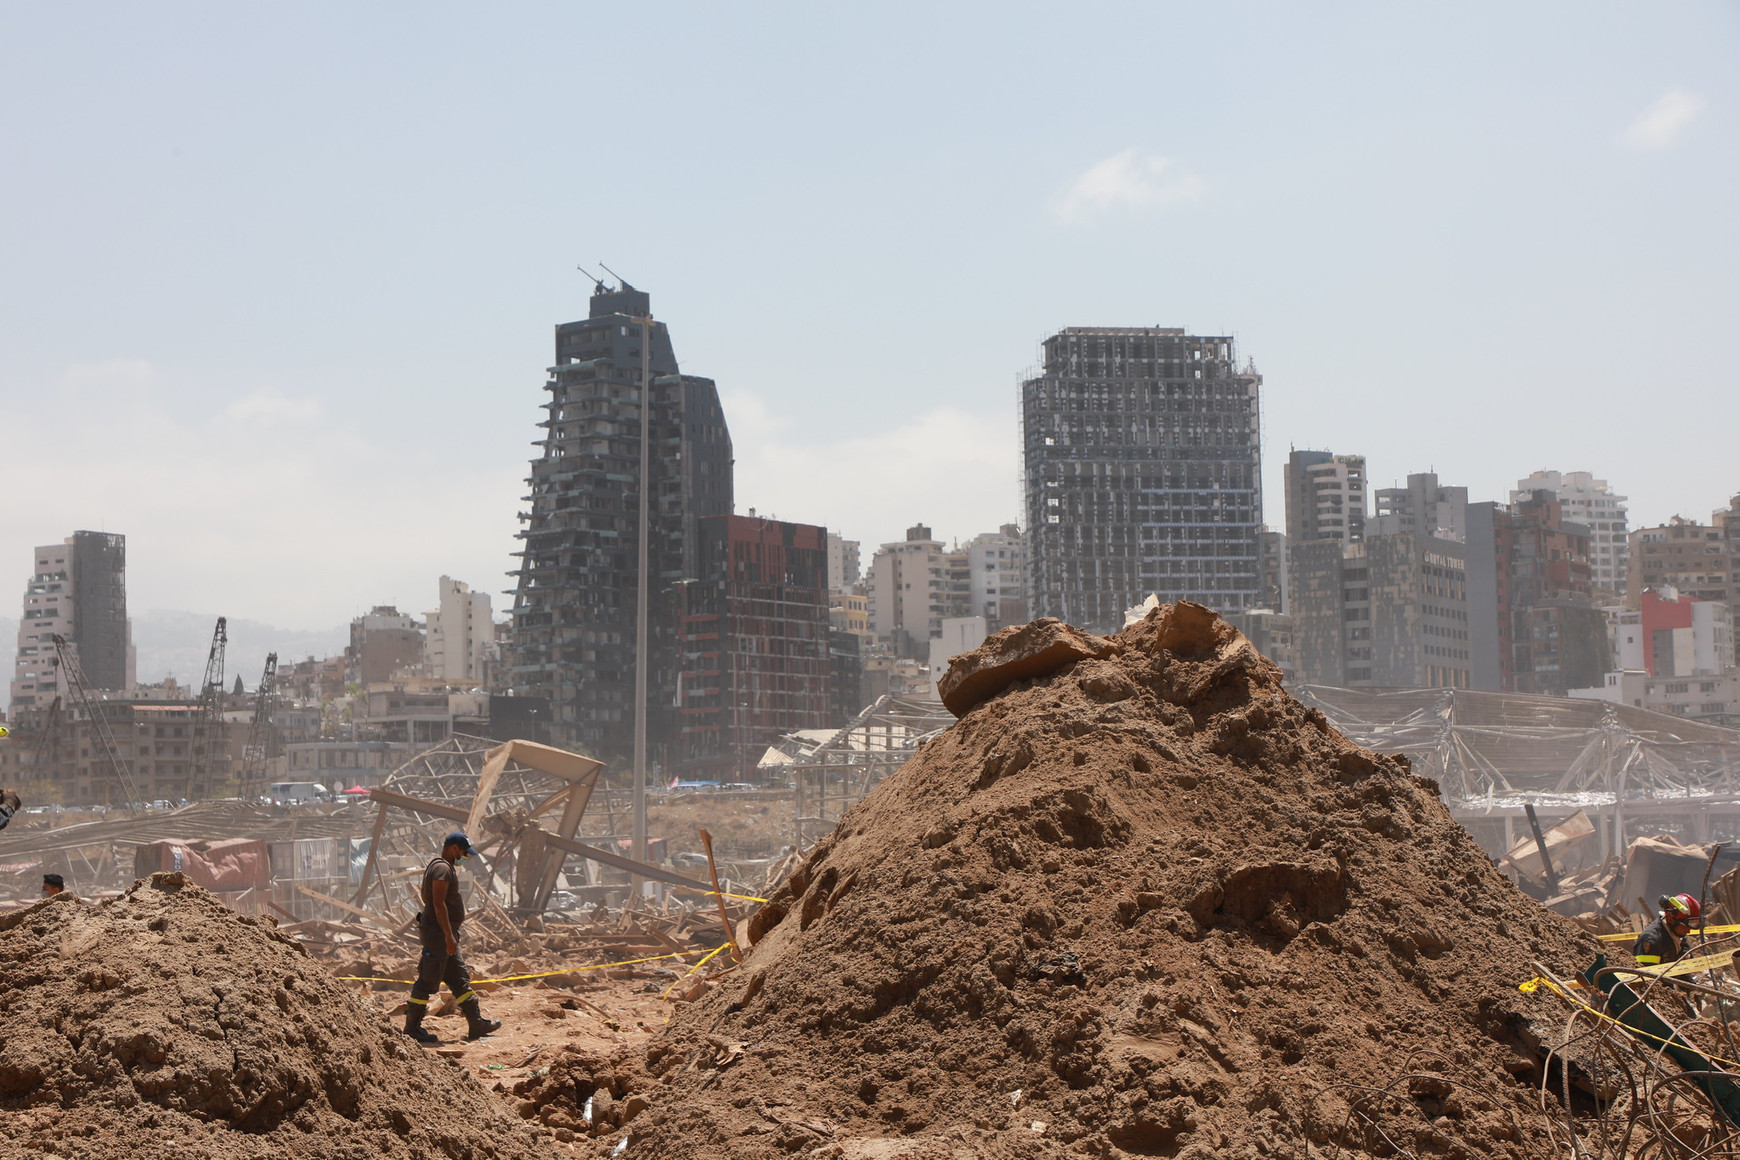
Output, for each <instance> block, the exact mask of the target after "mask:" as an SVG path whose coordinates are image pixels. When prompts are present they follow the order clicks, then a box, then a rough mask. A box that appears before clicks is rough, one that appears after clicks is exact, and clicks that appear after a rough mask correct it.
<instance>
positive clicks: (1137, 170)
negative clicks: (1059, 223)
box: [1057, 148, 1208, 222]
mask: <svg viewBox="0 0 1740 1160" xmlns="http://www.w3.org/2000/svg"><path fill="white" fill-rule="evenodd" d="M1207 192H1208V185H1207V183H1206V182H1204V181H1203V180H1202V178H1200V177H1198V176H1197V175H1196V174H1194V173H1192V172H1190V171H1189V170H1188V169H1184V168H1181V167H1180V166H1179V165H1178V163H1177V162H1175V161H1173V160H1171V159H1170V158H1167V157H1162V156H1160V155H1159V154H1157V153H1143V152H1142V151H1141V150H1139V149H1133V148H1132V149H1126V150H1124V151H1123V152H1122V153H1115V154H1113V155H1112V156H1110V157H1108V158H1106V159H1105V160H1104V161H1101V162H1099V163H1098V164H1096V165H1093V166H1091V167H1089V169H1088V170H1087V172H1085V173H1083V174H1082V175H1081V176H1080V177H1077V178H1076V179H1075V181H1074V182H1072V183H1071V184H1070V187H1069V189H1068V191H1067V192H1065V193H1064V195H1063V199H1062V200H1061V201H1060V202H1058V205H1057V216H1058V217H1060V218H1062V219H1063V220H1064V221H1066V222H1076V221H1081V220H1083V219H1084V218H1087V217H1090V216H1092V215H1095V214H1101V213H1105V212H1106V211H1108V210H1113V209H1141V208H1147V207H1154V208H1162V207H1165V206H1169V205H1178V204H1180V203H1182V202H1189V201H1201V200H1202V198H1203V195H1204V194H1206V193H1207Z"/></svg>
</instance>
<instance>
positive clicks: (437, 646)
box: [403, 576, 495, 681]
mask: <svg viewBox="0 0 1740 1160" xmlns="http://www.w3.org/2000/svg"><path fill="white" fill-rule="evenodd" d="M439 592H440V599H441V603H440V607H438V608H434V609H431V610H430V611H429V612H428V613H427V614H426V616H425V620H426V622H427V623H426V627H425V630H424V638H423V670H424V673H425V674H426V675H428V676H430V677H434V678H435V679H436V680H443V681H484V680H487V679H488V678H489V672H490V662H491V658H492V656H493V654H494V649H495V617H494V615H493V613H492V611H491V608H490V601H489V594H488V593H486V592H473V591H472V590H471V586H470V585H469V584H466V583H465V582H464V581H462V580H455V579H453V578H452V577H450V576H443V577H441V580H440V587H439ZM403 619H405V620H406V622H407V623H411V622H410V619H409V618H408V617H406V618H403Z"/></svg>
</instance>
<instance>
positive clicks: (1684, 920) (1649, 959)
mask: <svg viewBox="0 0 1740 1160" xmlns="http://www.w3.org/2000/svg"><path fill="white" fill-rule="evenodd" d="M1658 905H1659V906H1660V907H1661V916H1660V917H1658V918H1657V919H1656V920H1655V921H1654V922H1652V923H1650V924H1649V925H1648V926H1646V927H1644V928H1643V933H1642V934H1640V935H1638V936H1637V941H1636V942H1635V943H1633V944H1632V947H1631V957H1632V958H1634V959H1636V960H1637V962H1638V965H1639V966H1645V967H1648V966H1655V965H1657V964H1660V963H1677V962H1679V960H1680V959H1682V958H1684V957H1685V954H1686V936H1687V935H1689V934H1691V933H1692V920H1693V919H1695V918H1697V917H1698V912H1699V908H1698V900H1697V899H1695V898H1693V897H1692V896H1691V895H1690V894H1676V895H1674V896H1673V897H1671V898H1663V899H1661V900H1660V902H1659V903H1658Z"/></svg>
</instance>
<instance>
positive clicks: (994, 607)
mask: <svg viewBox="0 0 1740 1160" xmlns="http://www.w3.org/2000/svg"><path fill="white" fill-rule="evenodd" d="M964 550H965V552H966V553H967V566H968V574H969V581H968V601H967V612H968V615H970V616H982V617H984V619H985V621H986V623H987V624H989V625H990V626H991V628H992V630H995V629H998V628H1003V627H1005V626H1007V625H1011V624H1024V623H1026V621H1027V619H1028V616H1027V597H1026V593H1025V591H1024V590H1023V587H1022V585H1023V584H1024V583H1025V582H1026V581H1025V576H1026V574H1027V559H1026V553H1025V551H1024V550H1023V547H1022V540H1021V529H1020V527H1019V526H1018V525H1016V524H1004V525H1003V526H1002V527H1000V528H998V529H997V530H996V531H994V532H984V533H981V534H980V535H977V536H974V537H973V538H972V539H971V540H969V541H967V543H966V545H965V548H964Z"/></svg>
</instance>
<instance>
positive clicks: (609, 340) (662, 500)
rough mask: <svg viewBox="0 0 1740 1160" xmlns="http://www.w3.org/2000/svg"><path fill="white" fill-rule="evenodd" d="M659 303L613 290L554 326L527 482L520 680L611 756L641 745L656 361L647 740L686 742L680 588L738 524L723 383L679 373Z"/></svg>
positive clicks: (664, 751)
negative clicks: (720, 530) (645, 392)
mask: <svg viewBox="0 0 1740 1160" xmlns="http://www.w3.org/2000/svg"><path fill="white" fill-rule="evenodd" d="M651 314H652V303H651V298H650V297H649V296H648V295H647V294H646V293H645V292H644V291H640V290H636V289H635V288H634V287H632V286H630V285H628V284H627V283H623V284H622V285H621V286H620V287H618V288H616V289H606V288H605V287H604V286H603V285H602V284H600V285H599V286H598V287H597V289H596V290H595V291H594V293H593V295H592V302H591V310H590V311H589V314H588V317H587V318H586V319H585V320H584V321H581V322H569V323H564V324H562V325H559V326H557V327H556V352H555V365H553V366H551V367H550V369H549V379H548V381H547V382H546V383H545V384H544V389H545V390H546V391H547V392H548V393H549V398H548V399H547V400H546V401H545V402H544V403H543V404H542V406H543V408H544V412H545V417H544V419H543V421H542V422H541V423H540V424H539V426H540V427H542V428H544V435H543V437H542V438H541V439H540V440H539V441H538V444H537V446H538V447H539V449H540V455H539V457H538V458H537V459H535V460H534V461H533V462H532V470H531V477H530V479H529V480H528V481H527V482H528V484H529V485H530V494H529V495H528V496H527V501H528V502H529V504H530V508H529V509H528V510H526V511H524V512H522V513H521V519H522V520H523V521H524V525H525V526H524V527H523V528H522V529H521V531H520V532H519V537H520V539H521V540H522V541H523V543H522V547H521V550H520V551H519V552H518V553H516V554H517V555H518V556H519V558H520V565H519V568H518V569H517V570H516V571H515V572H514V573H512V574H513V575H514V576H515V577H516V578H517V589H516V591H515V593H514V605H513V611H512V622H511V625H510V628H509V631H508V642H507V654H508V661H507V664H508V670H509V671H508V673H507V676H506V679H507V680H509V681H511V683H512V685H513V690H514V692H515V693H518V694H522V695H526V696H532V697H544V698H548V699H549V701H550V706H551V734H552V739H553V740H554V741H555V742H556V743H557V744H560V745H564V746H569V747H573V748H577V749H580V750H583V751H585V752H588V753H592V754H595V755H597V756H600V757H604V758H607V759H616V758H621V757H623V756H625V755H627V754H629V753H630V752H632V750H633V733H634V662H635V655H634V653H635V617H636V593H637V584H638V572H637V568H638V564H637V560H636V555H637V552H638V550H639V537H638V527H639V504H640V442H641V414H642V406H641V375H642V360H643V358H644V359H645V360H646V366H647V372H648V375H649V377H650V381H651V390H650V392H649V396H648V405H649V414H650V417H649V423H650V426H649V428H648V437H649V444H650V453H649V467H648V472H649V474H648V479H649V498H650V501H651V504H650V510H649V521H650V532H649V535H648V538H647V550H648V591H649V593H650V599H649V601H648V615H649V623H650V642H649V649H648V659H649V663H650V666H651V668H650V676H649V688H650V694H649V697H648V701H649V706H650V712H649V717H648V738H649V747H650V755H651V758H652V760H653V761H654V762H655V763H657V764H660V765H664V764H668V763H669V762H670V761H671V760H672V759H673V758H674V756H675V754H674V751H673V749H672V746H674V745H675V743H676V729H675V722H674V721H673V720H672V713H673V710H672V706H673V705H674V704H675V702H676V685H677V673H678V671H679V664H678V657H677V630H676V611H675V609H676V591H677V587H678V585H679V583H680V582H681V581H683V580H684V579H687V578H693V577H696V576H697V575H698V574H699V571H698V570H699V568H700V567H701V559H700V557H701V539H700V531H699V522H700V521H701V520H703V519H706V518H708V517H712V516H728V515H730V514H731V502H732V494H731V492H732V486H731V485H732V458H731V435H730V432H729V431H728V430H727V428H726V424H725V415H724V412H723V411H722V410H721V408H720V406H719V395H718V391H717V390H716V389H715V387H714V385H713V381H712V380H711V379H703V378H696V377H695V376H693V375H685V374H682V373H681V372H680V371H679V370H678V367H677V358H676V354H675V353H674V351H673V348H672V346H671V339H670V334H669V332H668V331H667V330H666V329H665V325H664V323H662V322H655V321H652V320H651Z"/></svg>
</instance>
